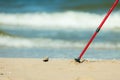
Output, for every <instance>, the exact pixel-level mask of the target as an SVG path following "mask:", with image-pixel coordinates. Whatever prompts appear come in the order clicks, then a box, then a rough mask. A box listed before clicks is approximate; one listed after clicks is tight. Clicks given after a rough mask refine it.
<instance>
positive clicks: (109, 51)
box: [0, 0, 120, 60]
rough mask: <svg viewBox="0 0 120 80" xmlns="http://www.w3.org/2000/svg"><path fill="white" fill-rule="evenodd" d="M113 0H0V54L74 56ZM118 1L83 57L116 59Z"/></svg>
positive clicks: (119, 35)
mask: <svg viewBox="0 0 120 80" xmlns="http://www.w3.org/2000/svg"><path fill="white" fill-rule="evenodd" d="M114 1H115V0H109V2H108V0H91V1H89V0H0V57H2V58H43V57H46V56H48V57H50V58H67V59H72V58H75V57H78V56H79V54H80V53H81V51H82V50H83V48H84V46H85V45H86V44H87V42H88V40H89V39H90V37H91V36H92V34H93V33H94V31H95V30H96V28H97V27H98V25H99V24H100V22H101V21H102V19H103V17H104V16H105V14H106V12H107V11H108V10H109V8H110V7H111V5H112V4H113V2H114ZM119 24H120V4H118V5H117V7H116V8H115V10H114V11H113V13H112V14H111V15H110V17H109V18H108V20H107V21H106V22H105V24H104V25H103V28H102V29H101V31H100V32H99V33H98V35H97V37H96V38H95V40H94V41H93V42H92V44H91V45H90V47H89V48H88V50H87V51H86V53H85V55H84V56H83V58H85V59H97V60H98V59H120V25H119Z"/></svg>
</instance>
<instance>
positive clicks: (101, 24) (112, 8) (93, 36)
mask: <svg viewBox="0 0 120 80" xmlns="http://www.w3.org/2000/svg"><path fill="white" fill-rule="evenodd" d="M118 2H119V0H116V1H115V2H114V3H113V5H112V7H111V8H110V10H109V11H108V12H107V14H106V16H105V17H104V19H103V20H102V22H101V23H100V25H99V26H98V28H97V29H96V31H95V33H94V34H93V35H92V37H91V38H90V40H89V41H88V43H87V45H86V46H85V48H84V49H83V51H82V52H81V53H80V55H79V57H78V58H76V59H75V61H76V62H81V61H80V59H81V58H82V56H83V55H84V54H85V51H86V50H87V49H88V47H89V45H90V44H91V42H92V41H93V40H94V38H95V37H96V35H97V33H98V32H99V31H100V29H101V28H102V26H103V24H104V23H105V21H106V20H107V18H108V17H109V15H110V14H111V12H112V11H113V10H114V8H115V7H116V5H117V4H118Z"/></svg>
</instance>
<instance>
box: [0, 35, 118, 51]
mask: <svg viewBox="0 0 120 80" xmlns="http://www.w3.org/2000/svg"><path fill="white" fill-rule="evenodd" d="M86 43H87V42H70V41H64V40H52V39H44V38H38V39H27V38H17V37H10V36H0V47H15V48H21V47H25V48H75V49H80V48H84V46H85V44H86ZM90 48H95V49H120V43H109V42H105V43H96V42H95V43H92V44H91V46H90Z"/></svg>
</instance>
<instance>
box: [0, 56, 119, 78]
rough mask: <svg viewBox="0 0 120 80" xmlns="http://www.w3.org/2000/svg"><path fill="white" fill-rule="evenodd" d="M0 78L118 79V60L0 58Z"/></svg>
mask: <svg viewBox="0 0 120 80" xmlns="http://www.w3.org/2000/svg"><path fill="white" fill-rule="evenodd" d="M0 80H120V60H101V61H85V62H83V63H76V62H74V60H66V59H50V60H49V61H48V62H43V61H42V59H31V58H0Z"/></svg>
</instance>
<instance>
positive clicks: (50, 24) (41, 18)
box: [0, 11, 120, 29]
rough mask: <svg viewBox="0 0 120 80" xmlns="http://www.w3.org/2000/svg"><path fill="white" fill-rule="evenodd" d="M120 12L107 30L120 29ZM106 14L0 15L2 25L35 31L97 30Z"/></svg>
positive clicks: (113, 14) (109, 21)
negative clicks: (45, 29)
mask: <svg viewBox="0 0 120 80" xmlns="http://www.w3.org/2000/svg"><path fill="white" fill-rule="evenodd" d="M119 14H120V11H116V12H114V13H112V14H111V15H110V17H109V18H108V20H107V21H106V23H105V25H104V26H105V29H113V28H116V27H117V28H120V25H119V21H120V15H119ZM104 16H105V14H97V13H89V12H75V11H67V12H55V13H16V14H7V13H0V24H1V25H12V26H14V28H18V27H20V28H34V29H41V28H43V29H44V28H47V29H53V28H55V29H65V28H67V29H68V28H72V29H78V28H80V29H86V28H87V29H93V28H96V27H97V26H98V25H99V24H100V22H101V20H102V19H103V17H104Z"/></svg>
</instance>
